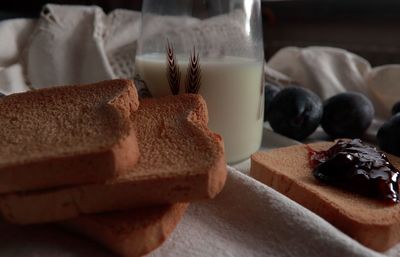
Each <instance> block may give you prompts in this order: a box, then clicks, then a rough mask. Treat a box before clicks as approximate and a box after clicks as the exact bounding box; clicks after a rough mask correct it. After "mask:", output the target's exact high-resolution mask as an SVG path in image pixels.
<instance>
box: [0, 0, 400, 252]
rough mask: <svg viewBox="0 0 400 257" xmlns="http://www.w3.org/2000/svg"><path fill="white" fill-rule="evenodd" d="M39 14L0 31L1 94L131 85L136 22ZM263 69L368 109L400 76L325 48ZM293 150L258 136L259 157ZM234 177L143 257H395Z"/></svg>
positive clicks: (43, 232) (290, 53) (45, 234)
mask: <svg viewBox="0 0 400 257" xmlns="http://www.w3.org/2000/svg"><path fill="white" fill-rule="evenodd" d="M45 10H46V11H43V13H42V15H41V17H40V19H39V20H38V21H36V20H27V19H18V20H10V21H5V22H1V23H0V38H2V40H1V41H0V82H1V83H0V91H3V92H5V93H11V92H21V91H25V90H28V87H41V86H49V85H55V84H69V83H83V82H89V81H95V80H102V79H111V78H116V77H123V78H132V77H133V74H134V71H133V60H134V55H135V49H136V39H137V38H138V34H139V17H140V15H139V14H138V13H137V12H131V11H123V10H116V11H114V12H112V13H110V14H108V15H105V14H104V13H103V12H102V11H101V9H99V8H96V7H77V6H57V5H48V6H46V8H45ZM288 60H290V61H288ZM324 60H326V61H327V62H326V63H325V61H324ZM269 65H270V67H273V68H275V69H276V70H278V71H280V72H282V73H285V74H286V75H288V76H289V77H292V79H294V80H297V81H298V82H300V83H301V84H303V85H309V86H310V88H312V89H314V90H317V92H319V94H320V95H321V96H323V97H328V96H330V95H332V94H334V93H335V92H338V91H342V90H349V89H352V90H353V89H354V90H357V91H360V92H365V93H366V94H368V95H369V96H370V94H371V92H369V91H372V92H375V94H376V98H374V101H375V99H380V101H381V102H386V101H387V99H389V98H388V96H387V94H390V95H392V93H391V91H390V86H389V85H394V82H395V81H396V79H397V78H398V76H400V75H399V74H400V72H397V70H398V69H399V67H398V66H387V67H381V68H376V69H371V67H370V65H369V64H368V62H367V61H365V60H363V59H362V58H360V57H357V56H355V55H353V54H351V53H348V52H344V51H342V50H337V49H331V48H329V49H328V48H315V49H313V48H308V49H298V48H290V49H286V50H282V51H281V52H280V53H279V54H277V55H276V56H275V57H274V58H272V60H271V61H270V62H269ZM339 67H340V69H339ZM316 72H318V74H317V75H316V74H315V73H316ZM272 73H274V72H272ZM276 74H278V73H276ZM276 74H275V75H276ZM281 78H286V77H285V76H282V77H281ZM365 81H367V82H365ZM397 81H398V80H397ZM368 83H369V85H371V86H370V88H368V89H366V86H365V85H366V84H368ZM377 87H379V88H380V89H379V94H378V90H375V88H377ZM381 88H384V89H381ZM393 90H395V89H393ZM396 90H399V88H398V87H397V89H396ZM398 95H399V94H398ZM390 99H391V101H394V100H393V99H392V98H390ZM381 102H379V103H376V104H381ZM387 106H388V105H385V108H386V109H385V110H386V111H387ZM291 144H296V142H295V141H293V140H290V139H287V138H285V137H283V136H279V135H277V134H274V133H273V132H271V131H269V130H268V129H267V128H266V129H265V131H264V139H263V147H264V148H266V149H269V148H274V147H280V146H286V145H291ZM235 167H236V168H237V169H239V170H240V171H238V170H235V169H233V168H229V175H228V180H227V183H226V186H225V188H224V190H223V192H222V193H221V194H220V195H219V196H218V197H217V198H216V199H215V200H212V201H206V202H199V203H193V204H191V205H190V207H189V209H188V211H187V213H186V214H185V215H184V217H183V220H182V222H180V223H179V225H178V227H177V229H176V230H175V232H174V233H173V234H172V236H171V237H170V238H169V239H168V240H167V242H166V243H165V244H164V245H163V246H161V247H160V248H159V249H157V250H156V251H154V252H153V253H151V254H150V255H149V256H153V257H158V256H164V257H168V256H185V257H191V256H193V257H200V256H227V257H234V256H238V257H239V256H240V257H242V256H278V257H280V256H339V257H341V256H371V257H372V256H376V257H378V256H385V255H386V256H400V244H399V245H398V246H396V247H394V248H392V249H390V250H389V251H387V252H386V253H384V254H380V253H376V252H374V251H372V250H370V249H367V248H365V247H364V246H362V245H360V244H359V243H357V242H356V241H354V240H353V239H351V238H350V237H348V236H347V235H345V234H343V233H342V232H340V231H339V230H337V229H336V228H334V227H332V226H331V225H330V224H329V223H327V222H326V221H324V220H323V219H322V218H320V217H318V216H317V215H315V214H313V213H312V212H310V211H308V210H307V209H305V208H303V207H302V206H300V205H298V204H296V203H295V202H293V201H291V200H289V199H288V198H286V197H285V196H283V195H281V194H279V193H277V192H276V191H274V190H272V189H271V188H269V187H267V186H265V185H263V184H261V183H259V182H257V181H255V180H253V179H252V178H250V177H248V176H247V175H246V174H247V173H248V170H249V167H250V166H249V161H246V162H243V163H241V164H238V165H236V166H235ZM0 232H1V233H0V256H15V257H19V256H24V257H30V256H32V257H33V256H42V257H46V256H68V257H72V256H112V255H111V254H110V253H109V252H107V251H105V250H104V249H103V248H101V247H100V248H99V247H98V245H96V244H94V243H92V242H90V241H89V240H87V239H84V238H81V237H77V236H76V235H73V234H69V233H67V232H65V231H63V230H61V229H59V228H57V227H53V226H50V225H46V226H29V227H16V226H11V225H6V224H0Z"/></svg>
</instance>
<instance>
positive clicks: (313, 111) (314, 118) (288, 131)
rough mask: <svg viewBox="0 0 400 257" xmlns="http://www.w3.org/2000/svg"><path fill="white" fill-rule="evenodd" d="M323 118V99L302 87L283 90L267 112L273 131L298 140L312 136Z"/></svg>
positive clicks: (273, 100)
mask: <svg viewBox="0 0 400 257" xmlns="http://www.w3.org/2000/svg"><path fill="white" fill-rule="evenodd" d="M321 118H322V102H321V99H320V98H319V97H318V96H317V95H316V94H315V93H313V92H311V91H310V90H308V89H304V88H301V87H287V88H284V89H282V90H281V91H280V92H279V93H278V94H277V95H276V96H275V97H274V99H272V101H271V103H270V105H269V107H268V110H267V119H268V121H269V123H270V125H271V127H272V129H273V130H274V131H275V132H277V133H280V134H282V135H285V136H287V137H290V138H293V139H296V140H302V139H305V138H306V137H308V136H309V135H311V134H312V133H313V132H314V131H315V129H316V128H317V127H318V125H319V123H320V121H321Z"/></svg>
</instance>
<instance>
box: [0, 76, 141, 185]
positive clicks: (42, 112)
mask: <svg viewBox="0 0 400 257" xmlns="http://www.w3.org/2000/svg"><path fill="white" fill-rule="evenodd" d="M138 106H139V100H138V95H137V92H136V89H135V86H134V84H133V82H132V81H129V80H112V81H104V82H100V83H95V84H90V85H77V86H63V87H55V88H49V89H41V90H35V91H30V92H26V93H19V94H13V95H9V96H7V97H3V98H1V99H0V134H1V138H0V193H8V192H14V191H25V190H32V189H42V188H49V187H56V186H61V185H75V184H83V183H94V182H101V181H105V180H106V179H108V178H111V177H114V176H116V175H118V174H122V173H124V172H125V171H126V170H127V169H128V168H130V167H132V166H133V165H134V164H135V163H136V162H137V161H138V159H139V149H138V145H137V140H136V136H135V132H134V130H133V128H132V126H131V124H130V118H129V117H130V113H131V112H133V111H135V110H137V108H138Z"/></svg>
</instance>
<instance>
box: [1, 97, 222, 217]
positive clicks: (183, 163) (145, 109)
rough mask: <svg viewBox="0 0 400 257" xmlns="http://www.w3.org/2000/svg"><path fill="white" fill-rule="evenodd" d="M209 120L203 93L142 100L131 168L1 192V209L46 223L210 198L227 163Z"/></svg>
mask: <svg viewBox="0 0 400 257" xmlns="http://www.w3.org/2000/svg"><path fill="white" fill-rule="evenodd" d="M207 120H208V116H207V109H206V104H205V102H204V100H203V98H202V97H201V96H199V95H179V96H167V97H165V98H159V99H148V100H143V101H142V102H141V103H140V107H139V109H138V111H136V112H134V113H133V115H132V123H133V127H134V128H135V131H136V135H137V138H138V143H139V149H140V158H139V162H138V164H137V165H136V166H135V167H134V168H132V169H131V170H130V171H129V172H128V173H126V174H123V175H121V176H119V177H116V178H112V179H109V180H107V181H106V182H105V183H99V184H90V185H82V186H76V187H67V188H60V189H56V190H45V191H34V192H25V193H15V194H7V195H1V196H0V210H1V213H2V214H3V216H4V218H5V219H6V220H8V221H9V222H12V223H20V224H26V223H43V222H50V221H58V220H63V219H70V218H74V217H77V216H78V215H80V214H81V213H82V214H83V213H98V212H104V211H111V210H124V209H131V208H133V207H139V206H145V205H147V206H149V205H157V204H166V203H176V202H190V201H193V200H200V199H206V198H212V197H214V196H215V195H216V194H218V193H219V192H220V191H221V189H222V188H223V185H224V183H225V179H226V176H227V169H226V163H225V160H224V150H223V142H222V138H221V136H219V135H217V134H215V133H213V132H211V131H210V130H209V129H208V127H207ZM49 206H51V208H49Z"/></svg>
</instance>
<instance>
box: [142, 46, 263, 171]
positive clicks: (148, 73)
mask: <svg viewBox="0 0 400 257" xmlns="http://www.w3.org/2000/svg"><path fill="white" fill-rule="evenodd" d="M166 63H167V62H166V57H165V55H162V54H157V55H156V54H152V55H142V56H137V57H136V71H137V72H138V73H139V75H140V77H141V79H143V80H144V81H145V83H146V85H147V87H148V89H149V90H150V92H151V94H152V95H153V96H155V97H159V96H164V95H169V94H171V91H170V88H169V84H168V80H167V67H166ZM178 66H179V70H180V72H181V86H180V93H184V91H185V82H186V72H187V67H188V60H185V59H178ZM200 69H201V87H200V91H199V93H200V94H201V95H202V96H203V97H204V99H205V101H206V102H207V107H208V113H209V127H210V128H211V130H213V131H215V132H217V133H219V134H221V135H222V137H223V139H224V144H225V155H226V160H227V161H228V162H229V163H234V162H238V161H241V160H244V159H246V158H248V157H249V156H250V155H251V154H252V153H254V152H255V151H257V150H258V148H259V147H260V144H261V137H262V127H263V116H262V114H263V109H264V107H263V103H264V99H263V97H264V93H263V87H262V63H261V62H259V61H255V60H251V59H246V58H241V57H224V58H223V59H218V60H206V59H200Z"/></svg>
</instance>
